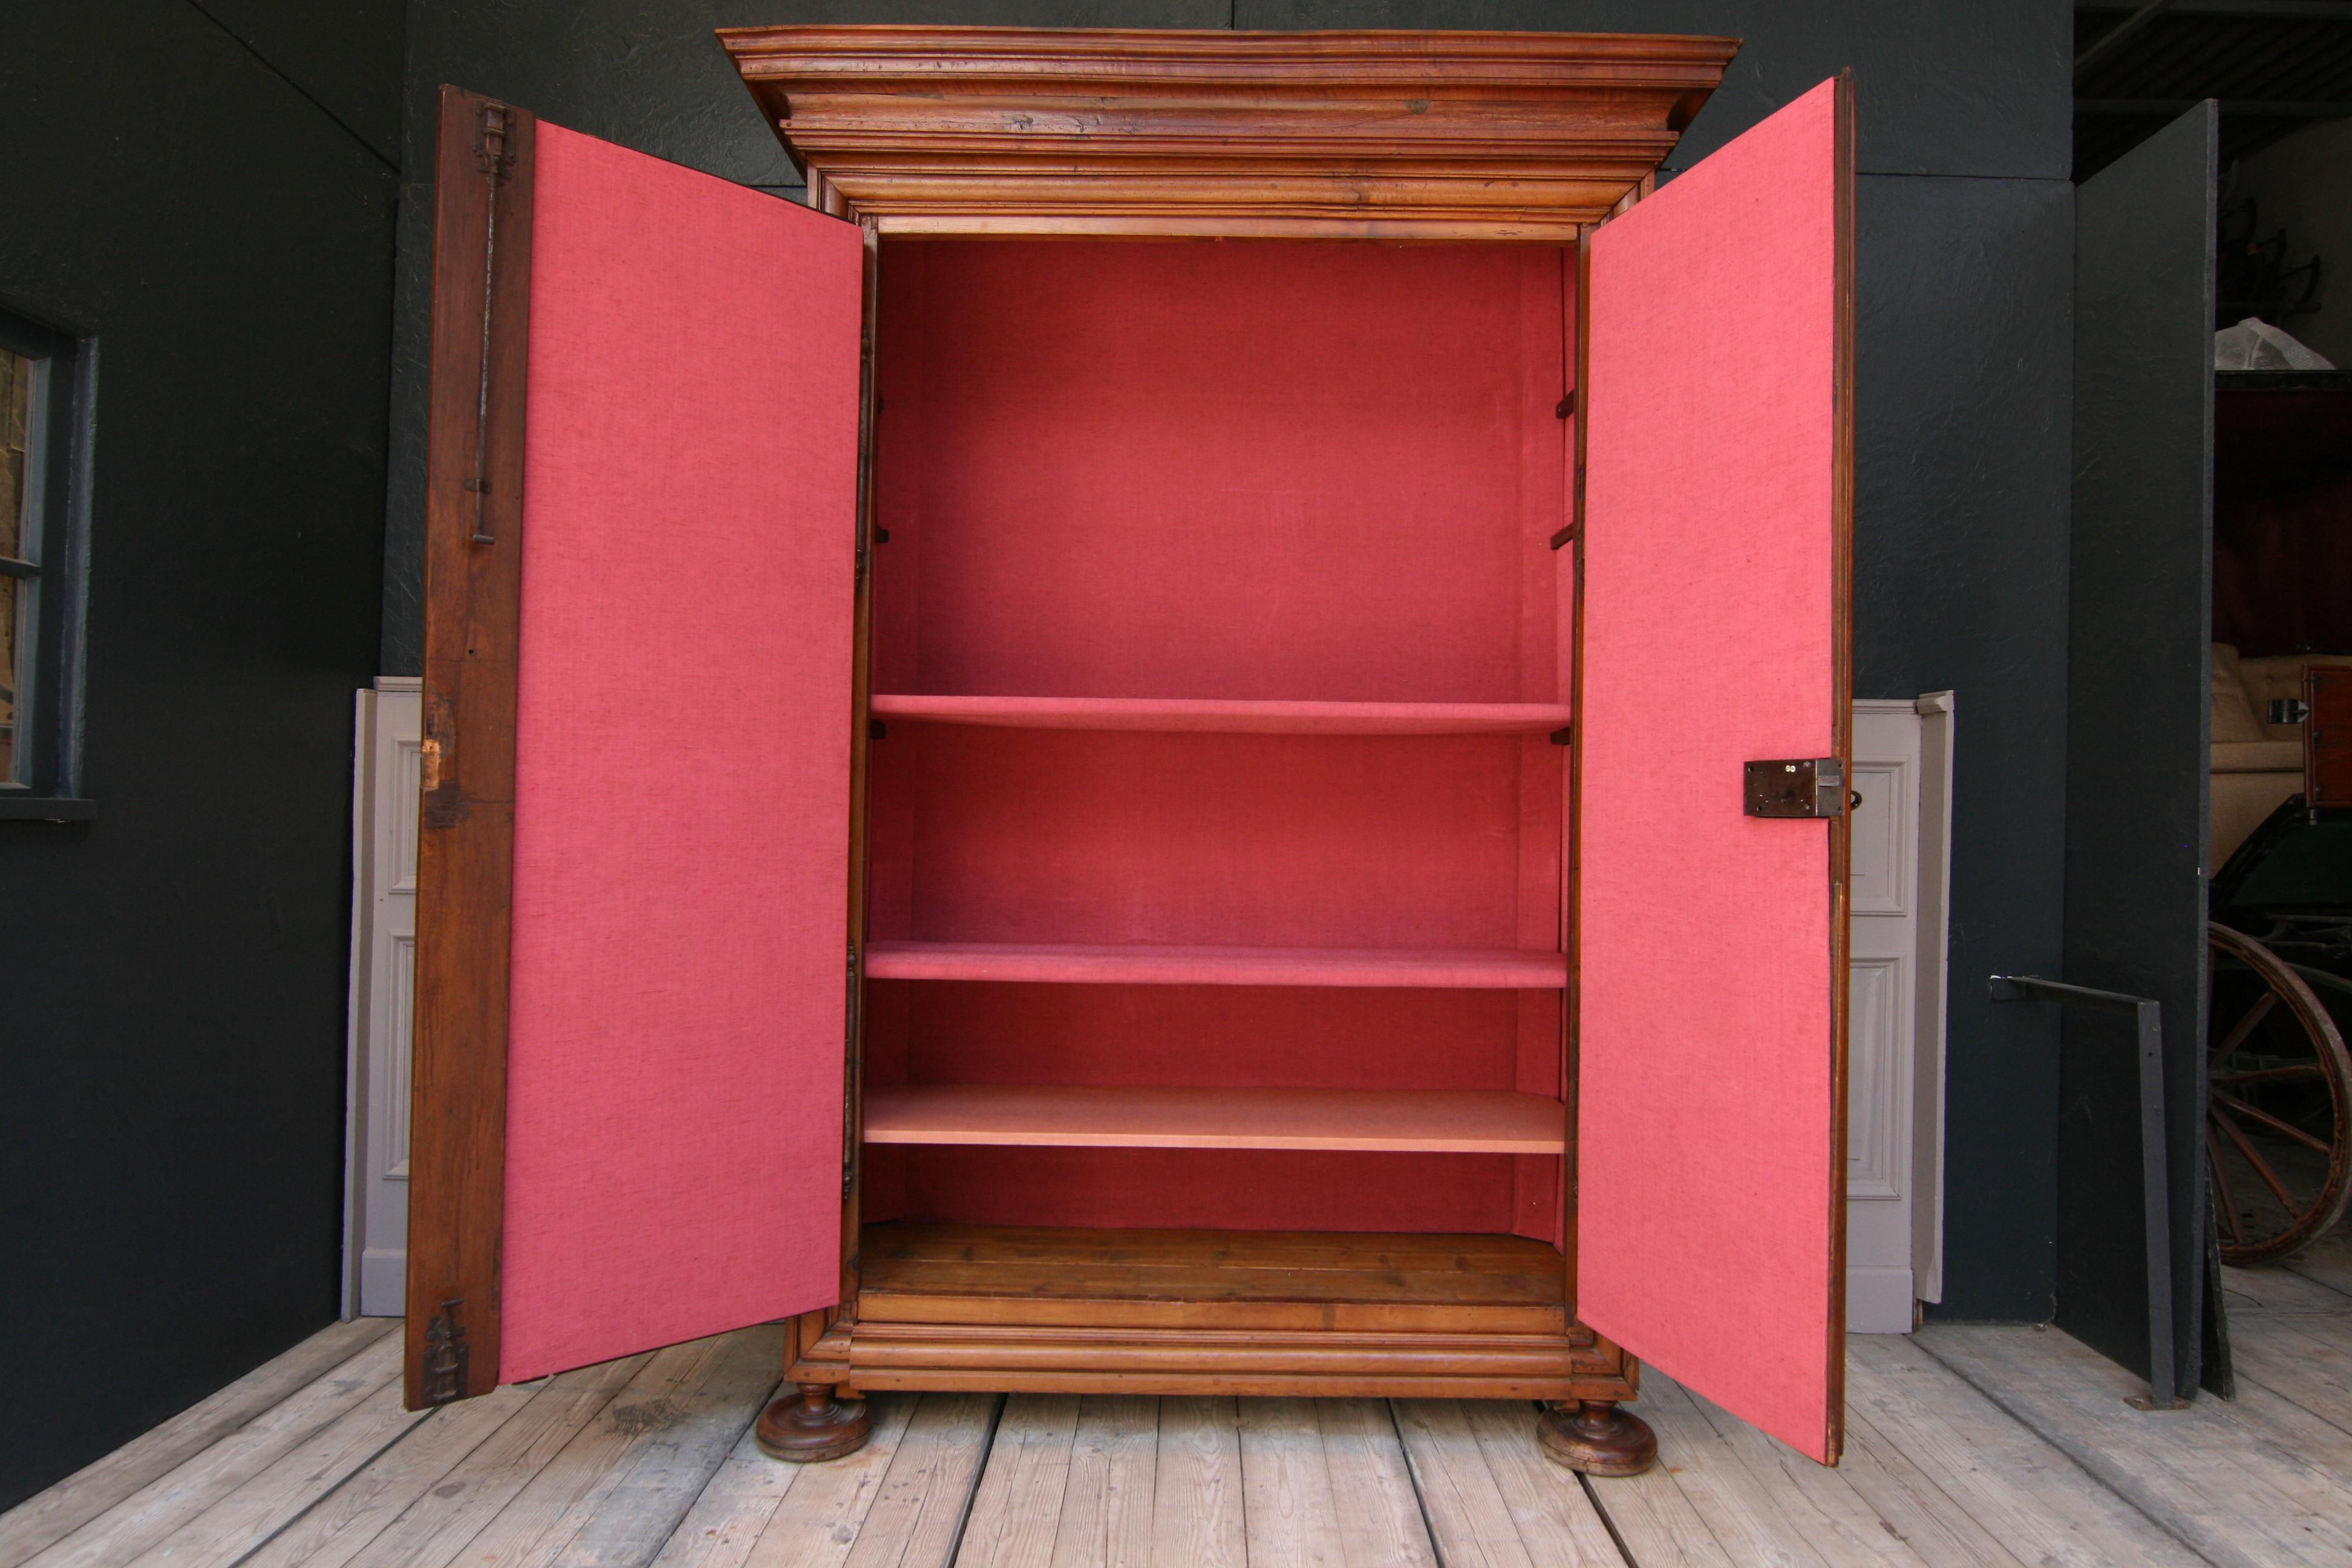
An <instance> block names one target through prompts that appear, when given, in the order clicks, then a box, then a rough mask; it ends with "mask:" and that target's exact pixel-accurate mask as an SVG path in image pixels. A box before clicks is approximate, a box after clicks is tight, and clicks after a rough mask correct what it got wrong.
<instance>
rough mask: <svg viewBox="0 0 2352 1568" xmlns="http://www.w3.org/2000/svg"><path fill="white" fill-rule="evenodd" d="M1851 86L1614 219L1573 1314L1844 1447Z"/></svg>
mask: <svg viewBox="0 0 2352 1568" xmlns="http://www.w3.org/2000/svg"><path fill="white" fill-rule="evenodd" d="M1842 92H1843V87H1842V86H1841V85H1840V84H1837V83H1824V84H1823V85H1822V87H1820V88H1818V89H1815V90H1814V91H1812V92H1811V93H1809V94H1808V95H1806V96H1805V97H1804V98H1802V99H1800V100H1798V101H1797V102H1795V103H1793V104H1791V105H1790V106H1789V107H1788V108H1786V109H1784V110H1781V111H1780V113H1778V114H1776V115H1774V116H1773V117H1772V118H1771V119H1769V120H1768V121H1765V122H1764V123H1763V124H1761V125H1759V126H1758V127H1757V128H1756V129H1754V130H1752V131H1750V132H1748V133H1747V134H1746V135H1744V136H1742V137H1740V138H1739V139H1738V141H1736V142H1732V143H1730V144H1729V145H1728V146H1727V147H1725V148H1724V149H1723V150H1722V151H1720V152H1718V153H1715V154H1714V155H1712V156H1711V157H1709V158H1707V159H1706V160H1705V161H1704V162H1703V163H1700V164H1699V165H1698V166H1697V167H1696V168H1695V169H1693V170H1691V171H1690V172H1689V173H1687V174H1684V175H1682V176H1681V177H1680V178H1678V179H1676V180H1675V181H1674V182H1673V183H1672V184H1668V185H1666V186H1665V187H1664V188H1663V189H1662V190H1660V191H1659V192H1658V193H1657V194H1656V195H1654V196H1652V197H1650V198H1649V199H1647V200H1645V201H1643V202H1642V203H1641V204H1639V205H1636V206H1634V207H1633V208H1632V209H1631V210H1630V211H1629V212H1628V213H1626V214H1625V215H1624V216H1622V217H1620V218H1617V219H1615V220H1614V221H1612V222H1611V223H1609V224H1607V225H1605V226H1602V227H1601V228H1600V229H1599V230H1598V231H1596V232H1595V234H1594V235H1593V237H1592V239H1591V257H1590V266H1591V276H1590V289H1591V295H1590V300H1591V305H1590V331H1591V340H1590V346H1589V349H1588V355H1589V357H1588V360H1587V365H1586V382H1587V384H1586V396H1585V398H1584V403H1583V406H1584V408H1585V410H1586V411H1587V413H1586V416H1587V417H1588V418H1589V420H1590V422H1591V423H1590V426H1589V428H1588V429H1587V431H1586V432H1585V442H1586V495H1585V506H1586V510H1585V523H1584V588H1583V642H1582V649H1583V658H1582V668H1581V670H1580V677H1581V682H1580V685H1581V694H1580V698H1579V700H1578V709H1577V734H1576V742H1577V746H1578V749H1579V753H1580V754H1579V755H1578V757H1577V766H1578V768H1579V770H1580V775H1579V777H1580V790H1581V795H1580V804H1579V811H1580V838H1579V850H1578V855H1579V861H1578V879H1579V889H1580V907H1579V918H1578V924H1577V930H1578V932H1579V943H1580V957H1579V962H1578V974H1579V977H1580V979H1579V985H1580V994H1579V997H1578V1009H1579V1017H1578V1036H1577V1038H1578V1049H1579V1053H1580V1058H1579V1060H1580V1068H1579V1080H1578V1117H1579V1129H1580V1143H1579V1172H1578V1177H1579V1180H1578V1220H1577V1277H1576V1278H1577V1302H1576V1306H1577V1313H1578V1316H1579V1317H1580V1319H1581V1320H1582V1321H1584V1322H1586V1323H1587V1324H1589V1325H1591V1327H1592V1328H1594V1329H1595V1330H1597V1331H1600V1332H1601V1333H1602V1334H1605V1335H1607V1336H1608V1337H1609V1338H1611V1339H1612V1340H1614V1341H1616V1342H1618V1343H1620V1344H1622V1345H1623V1346H1625V1347H1626V1348H1627V1349H1629V1350H1631V1351H1633V1352H1634V1353H1635V1354H1637V1355H1638V1356H1640V1357H1641V1358H1642V1359H1643V1361H1646V1362H1650V1363H1654V1364H1655V1365H1656V1366H1657V1367H1658V1368H1659V1369H1660V1370H1662V1371H1664V1372H1666V1373H1670V1374H1671V1375H1673V1376H1674V1377H1675V1378H1677V1379H1679V1380H1680V1381H1682V1382H1684V1383H1685V1384H1689V1385H1690V1386H1691V1387H1692V1388H1694V1389H1696V1390H1697V1391H1698V1392H1699V1393H1701V1394H1706V1396H1707V1397H1709V1398H1711V1399H1714V1400H1716V1401H1717V1402H1718V1403H1720V1404H1722V1405H1725V1406H1726V1407H1727V1408H1728V1409H1730V1410H1732V1411H1733V1412H1735V1413H1737V1414H1738V1415H1742V1416H1745V1417H1746V1418H1747V1419H1748V1420H1750V1421H1752V1422H1754V1423H1755V1424H1756V1425H1758V1426H1761V1427H1763V1428H1764V1429H1765V1430H1766V1431H1769V1432H1771V1433H1773V1434H1775V1435H1776V1436H1780V1437H1782V1438H1784V1439H1786V1440H1787V1441H1789V1442H1790V1443H1791V1444H1793V1445H1795V1446H1796V1447H1798V1448H1800V1449H1801V1450H1803V1451H1804V1452H1805V1453H1807V1454H1810V1455H1811V1456H1812V1457H1813V1458H1817V1459H1821V1460H1822V1461H1824V1462H1834V1460H1835V1458H1836V1454H1837V1448H1838V1445H1839V1430H1840V1426H1841V1423H1842V1410H1843V1354H1844V1352H1843V1305H1842V1302H1843V1287H1844V1281H1843V1278H1842V1270H1843V1263H1842V1260H1841V1253H1842V1247H1841V1245H1840V1240H1839V1237H1840V1235H1841V1230H1842V1219H1843V1191H1842V1186H1843V1168H1844V1158H1843V1150H1842V1148H1840V1146H1839V1145H1840V1142H1841V1141H1842V1137H1843V1118H1842V1116H1841V1114H1840V1109H1839V1106H1840V1100H1841V1096H1842V1092H1843V1088H1842V1084H1841V1082H1840V1079H1841V1076H1842V1074H1841V1070H1840V1067H1839V1056H1840V1051H1841V1047H1840V1039H1841V1034H1842V1030H1841V1019H1842V1016H1843V991H1844V985H1845V977H1844V973H1843V942H1842V940H1839V939H1838V934H1837V933H1838V927H1839V922H1840V921H1842V920H1843V907H1844V900H1843V892H1842V889H1840V888H1839V887H1838V886H1837V885H1836V879H1837V878H1839V877H1840V876H1842V874H1843V853H1842V844H1843V841H1842V838H1841V839H1839V840H1838V841H1837V842H1835V843H1833V838H1832V836H1833V835H1842V833H1843V824H1832V823H1826V822H1821V821H1804V820H1768V819H1762V818H1756V817H1749V816H1745V815H1743V809H1742V807H1743V795H1742V778H1743V766H1744V764H1745V763H1748V762H1749V761H1751V760H1762V759H1768V758H1786V757H1825V756H1831V755H1833V754H1837V753H1838V752H1841V751H1842V749H1843V747H1842V744H1841V742H1842V737H1843V734H1844V732H1845V725H1844V723H1843V721H1842V720H1841V717H1840V715H1841V712H1842V710H1843V707H1844V706H1845V704H1846V701H1847V688H1848V682H1847V679H1846V677H1845V674H1844V669H1843V666H1844V662H1845V658H1846V653H1845V646H1844V639H1843V633H1842V632H1841V631H1840V629H1839V628H1840V626H1842V625H1843V605H1844V601H1845V596H1846V593H1847V589H1846V584H1845V578H1846V572H1847V568H1846V561H1845V557H1846V551H1845V546H1844V542H1843V537H1844V529H1845V518H1846V515H1847V501H1846V499H1845V498H1846V491H1845V481H1844V479H1843V474H1844V473H1845V471H1846V469H1845V467H1844V464H1843V458H1842V453H1843V447H1844V444H1845V442H1846V440H1847V437H1846V434H1845V432H1846V417H1845V413H1844V402H1845V399H1844V396H1843V391H1842V385H1843V382H1842V378H1841V374H1840V364H1841V360H1842V356H1843V353H1844V352H1845V347H1844V346H1845V342H1846V329H1845V327H1844V326H1843V320H1844V312H1845V311H1846V310H1847V309H1848V307H1847V305H1846V304H1845V302H1844V290H1843V289H1842V288H1841V273H1842V270H1843V263H1842V259H1841V258H1842V250H1841V247H1842V245H1843V243H1844V241H1843V231H1844V229H1845V227H1846V226H1847V225H1848V223H1849V222H1850V219H1849V216H1848V215H1849V214H1850V212H1851V203H1850V198H1849V197H1848V196H1847V195H1845V194H1844V190H1843V187H1844V186H1845V185H1846V184H1848V183H1850V180H1851V174H1850V173H1849V170H1850V167H1851V161H1850V159H1848V158H1846V157H1845V156H1844V155H1843V153H1842V151H1841V146H1842V140H1841V139H1842V137H1843V134H1844V124H1845V116H1844V113H1843V105H1842V103H1841V101H1840V95H1841V93H1842Z"/></svg>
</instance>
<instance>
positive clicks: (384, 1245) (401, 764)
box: [343, 675, 420, 1318]
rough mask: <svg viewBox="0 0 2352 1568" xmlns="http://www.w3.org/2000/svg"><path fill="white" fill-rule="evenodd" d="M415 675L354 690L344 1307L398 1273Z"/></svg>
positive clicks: (388, 1292) (392, 1310)
mask: <svg viewBox="0 0 2352 1568" xmlns="http://www.w3.org/2000/svg"><path fill="white" fill-rule="evenodd" d="M418 684H419V683H418V681H417V679H416V677H415V676H413V675H412V676H383V677H380V678H379V679H377V681H376V683H375V689H373V690H372V691H362V692H361V693H360V694H359V731H358V734H357V736H356V738H355V739H356V742H357V743H356V751H357V756H358V767H357V769H356V771H355V773H354V776H353V779H352V992H351V997H352V1016H351V1065H350V1073H349V1077H348V1078H347V1079H346V1080H345V1082H346V1084H347V1086H348V1087H347V1090H346V1092H347V1093H348V1095H349V1097H350V1104H349V1117H348V1127H347V1131H346V1137H347V1139H348V1142H349V1165H348V1172H347V1175H346V1178H345V1184H344V1194H345V1196H344V1206H345V1211H346V1220H345V1225H344V1232H343V1234H344V1271H343V1315H344V1316H345V1317H369V1318H374V1317H385V1318H396V1317H398V1316H400V1314H401V1311H402V1310H403V1308H404V1301H405V1297H406V1291H407V1278H408V1056H409V1051H408V1019H409V1012H410V1000H411V998H412V996H413V995H414V994H415V990H416V799H417V796H416V786H417V776H418V752H417V736H418V731H419V729H420V724H419V718H420V700H419V695H418V690H417V687H418Z"/></svg>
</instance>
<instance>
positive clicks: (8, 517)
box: [0, 350, 33, 780]
mask: <svg viewBox="0 0 2352 1568" xmlns="http://www.w3.org/2000/svg"><path fill="white" fill-rule="evenodd" d="M32 400H33V362H32V361H31V360H29V359H26V357H25V356H24V355H22V354H14V353H7V352H6V351H5V350H0V555H14V556H19V557H21V556H23V555H24V554H25V427H26V424H27V423H29V422H30V419H31V404H32ZM26 586H27V585H26V584H25V583H23V582H21V581H19V580H18V579H16V578H14V577H0V780H7V779H14V778H15V777H16V685H17V675H18V668H19V664H18V659H17V657H16V626H17V623H18V621H19V619H20V616H19V613H18V606H19V605H21V604H22V603H23V601H24V596H25V593H26Z"/></svg>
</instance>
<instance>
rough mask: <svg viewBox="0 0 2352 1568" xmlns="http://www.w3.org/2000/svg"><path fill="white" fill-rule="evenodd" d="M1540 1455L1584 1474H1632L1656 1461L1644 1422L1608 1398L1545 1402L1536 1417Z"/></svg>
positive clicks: (1655, 1442) (1652, 1437)
mask: <svg viewBox="0 0 2352 1568" xmlns="http://www.w3.org/2000/svg"><path fill="white" fill-rule="evenodd" d="M1536 1444H1537V1446H1538V1447H1540V1448H1542V1449H1543V1451H1544V1458H1547V1459H1549V1460H1550V1461H1551V1462H1552V1463H1554V1464H1556V1465H1566V1466H1567V1467H1568V1468H1570V1469H1571V1470H1581V1471H1582V1472H1583V1473H1584V1474H1586V1475H1588V1476H1638V1475H1640V1474H1641V1473H1642V1472H1643V1470H1646V1469H1648V1468H1650V1467H1651V1466H1652V1465H1654V1464H1656V1463H1657V1462H1658V1439H1657V1437H1656V1436H1655V1435H1654V1434H1653V1433H1652V1432H1651V1430H1650V1424H1649V1423H1648V1422H1646V1421H1644V1420H1643V1419H1642V1418H1641V1417H1640V1416H1638V1415H1631V1414H1629V1413H1628V1412H1626V1411H1623V1410H1621V1409H1619V1408H1618V1407H1617V1403H1616V1401H1614V1400H1611V1399H1586V1400H1581V1401H1580V1402H1578V1403H1577V1404H1576V1405H1572V1406H1571V1405H1565V1404H1557V1405H1545V1406H1544V1407H1543V1411H1542V1413H1541V1414H1540V1415H1538V1416H1537V1417H1536Z"/></svg>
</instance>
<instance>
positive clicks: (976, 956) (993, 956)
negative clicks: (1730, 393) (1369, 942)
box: [866, 942, 1568, 991]
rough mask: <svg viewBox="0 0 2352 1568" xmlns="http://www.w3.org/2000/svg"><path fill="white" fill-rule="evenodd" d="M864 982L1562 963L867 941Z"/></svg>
mask: <svg viewBox="0 0 2352 1568" xmlns="http://www.w3.org/2000/svg"><path fill="white" fill-rule="evenodd" d="M866 978H868V979H870V980H988V981H999V982H1024V983H1030V984H1097V985H1116V984H1143V985H1344V986H1350V987H1379V986H1393V987H1414V988H1426V989H1432V990H1446V991H1474V990H1475V991H1557V990H1559V989H1560V988H1561V987H1562V986H1564V985H1566V984H1568V960H1567V958H1566V957H1565V956H1563V955H1562V954H1560V953H1557V952H1538V951H1521V950H1511V949H1499V950H1484V949H1459V950H1456V949H1437V950H1429V951H1421V950H1412V949H1385V948H1316V947H1148V946H1141V945H1135V946H1110V945H1099V946H1097V945H1080V944H1075V943H1073V944H1055V943H1040V942H867V943H866Z"/></svg>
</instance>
